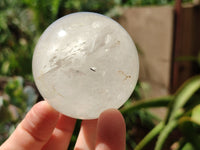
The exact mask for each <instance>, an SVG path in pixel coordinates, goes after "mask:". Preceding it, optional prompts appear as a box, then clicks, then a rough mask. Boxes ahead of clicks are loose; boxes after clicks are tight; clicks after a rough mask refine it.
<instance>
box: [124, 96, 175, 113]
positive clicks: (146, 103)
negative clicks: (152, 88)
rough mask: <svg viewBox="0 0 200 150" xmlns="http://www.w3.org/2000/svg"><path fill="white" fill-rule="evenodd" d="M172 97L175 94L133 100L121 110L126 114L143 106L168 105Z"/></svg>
mask: <svg viewBox="0 0 200 150" xmlns="http://www.w3.org/2000/svg"><path fill="white" fill-rule="evenodd" d="M172 99H173V96H167V97H161V98H155V99H150V100H141V101H137V102H133V103H132V104H130V105H129V106H127V107H123V108H122V109H121V110H120V111H121V113H122V114H125V113H130V112H132V111H135V110H138V109H142V108H153V107H167V106H168V104H169V103H170V102H171V101H172Z"/></svg>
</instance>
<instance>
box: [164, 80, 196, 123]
mask: <svg viewBox="0 0 200 150" xmlns="http://www.w3.org/2000/svg"><path fill="white" fill-rule="evenodd" d="M199 88H200V76H195V77H193V78H191V79H189V80H187V81H186V82H185V83H184V84H183V85H182V86H181V87H180V89H179V90H178V91H177V92H176V93H175V97H174V101H172V102H171V104H170V108H169V110H168V114H167V118H166V123H167V122H168V121H171V120H173V119H174V118H175V114H176V111H179V109H180V108H182V107H183V106H184V105H185V104H186V103H187V101H188V100H189V99H190V98H191V96H192V95H193V94H194V93H195V92H196V91H197V90H198V89H199Z"/></svg>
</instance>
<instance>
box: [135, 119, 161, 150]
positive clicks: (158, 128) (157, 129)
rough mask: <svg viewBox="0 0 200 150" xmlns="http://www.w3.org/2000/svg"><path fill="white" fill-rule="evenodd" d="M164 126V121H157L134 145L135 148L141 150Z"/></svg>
mask: <svg viewBox="0 0 200 150" xmlns="http://www.w3.org/2000/svg"><path fill="white" fill-rule="evenodd" d="M163 127H164V122H161V123H159V124H158V125H157V126H156V127H155V128H153V129H152V130H151V131H150V132H149V133H148V134H147V135H146V136H145V137H144V138H143V139H142V141H140V143H139V144H138V145H137V146H136V147H135V150H141V149H142V148H144V147H145V146H146V145H147V144H148V143H149V142H150V141H151V140H152V139H153V138H154V137H155V136H156V135H158V134H159V133H160V131H161V130H162V129H163Z"/></svg>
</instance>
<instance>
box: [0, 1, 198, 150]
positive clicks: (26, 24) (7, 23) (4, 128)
mask: <svg viewBox="0 0 200 150" xmlns="http://www.w3.org/2000/svg"><path fill="white" fill-rule="evenodd" d="M184 1H187V2H189V1H190V0H184ZM174 2H175V1H174V0H48V1H45V0H0V144H1V143H2V142H3V141H4V140H5V139H6V138H7V137H8V136H9V135H10V134H11V133H12V131H13V130H14V129H15V127H16V126H17V124H18V123H19V122H20V121H21V119H22V118H23V117H24V115H25V114H26V113H27V111H28V110H29V109H30V108H31V107H32V106H33V104H34V103H35V102H36V100H37V97H38V95H37V94H36V92H35V89H34V88H33V86H30V85H29V84H27V81H28V82H31V83H32V82H33V77H32V68H31V66H32V54H33V50H34V46H35V44H36V42H37V40H38V38H39V36H40V35H41V33H42V32H43V31H44V30H45V29H46V28H47V26H48V25H50V24H51V23H52V22H53V21H55V20H56V19H58V18H60V17H62V16H64V15H66V14H69V13H71V12H77V11H92V12H98V13H102V14H108V15H109V14H111V16H115V15H118V14H120V13H119V12H118V11H119V10H118V9H116V8H117V7H124V6H146V5H164V4H174ZM199 56H200V55H199ZM199 56H198V57H197V58H192V59H193V60H195V61H198V63H199V62H200V61H199V60H200V59H199V58H200V57H199ZM1 80H5V82H1ZM148 89H149V86H148V84H146V83H143V82H138V84H137V86H136V89H135V91H134V93H133V94H132V96H131V97H130V99H129V100H128V101H127V102H126V104H125V105H124V107H123V108H121V111H122V113H123V115H124V118H125V121H126V124H127V149H133V148H135V147H136V145H137V144H138V140H136V137H137V136H138V135H135V132H134V130H138V131H142V133H141V136H144V135H146V134H147V133H148V132H149V131H150V130H151V129H153V128H154V127H155V125H156V124H157V123H158V122H160V121H161V119H160V118H158V117H157V116H154V115H153V114H151V113H150V112H149V111H148V109H146V108H149V107H167V106H168V104H169V103H170V102H169V101H171V98H172V97H171V96H169V97H167V98H160V99H152V100H149V103H148V101H139V100H140V99H142V98H143V94H144V93H145V92H147V90H148ZM188 99H199V94H198V93H195V94H193V95H192V96H190V97H189V98H188ZM133 100H134V101H137V102H135V103H133ZM189 104H190V105H189ZM195 104H196V102H194V101H192V100H190V101H189V102H188V107H181V108H184V109H186V110H188V111H185V113H184V116H186V117H189V118H185V120H184V118H183V120H180V118H178V119H179V120H178V121H180V122H183V123H180V130H181V131H183V133H184V135H185V136H183V140H182V139H181V140H180V143H181V141H183V142H182V143H183V144H182V145H183V147H184V149H187V147H190V148H191V147H195V146H198V145H197V144H196V143H193V141H192V139H187V136H186V135H188V134H189V133H187V132H184V131H185V129H186V127H188V126H189V127H190V128H192V127H193V126H195V128H194V130H193V131H194V132H196V130H197V129H199V119H198V117H197V116H199V107H195ZM173 105H174V104H171V105H170V106H169V109H171V108H172V106H173ZM184 106H185V105H184ZM186 112H189V113H186ZM191 112H192V113H191ZM191 118H192V119H193V120H195V122H193V120H192V121H191V120H190V119H191ZM191 124H192V125H191ZM159 127H160V126H159ZM161 127H162V129H164V125H163V126H161ZM196 127H197V128H196ZM79 128H80V120H79V121H78V123H77V125H76V128H75V131H74V134H73V136H72V143H71V144H70V148H69V149H73V146H74V144H75V141H76V138H77V135H78V131H79ZM156 129H157V128H156ZM158 129H161V128H158ZM192 129H193V128H192ZM154 131H155V130H154ZM198 131H199V130H198ZM150 133H151V132H150ZM195 136H196V134H195ZM140 138H142V137H140ZM152 138H153V136H150V138H149V139H152ZM191 141H192V142H191ZM143 143H144V142H143ZM180 145H181V144H180ZM191 150H192V149H191Z"/></svg>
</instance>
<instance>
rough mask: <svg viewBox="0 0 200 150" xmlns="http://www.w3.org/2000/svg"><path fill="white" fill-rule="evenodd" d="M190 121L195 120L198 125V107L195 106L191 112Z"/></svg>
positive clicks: (199, 112) (199, 109)
mask: <svg viewBox="0 0 200 150" xmlns="http://www.w3.org/2000/svg"><path fill="white" fill-rule="evenodd" d="M191 118H192V120H195V121H196V122H198V123H199V124H200V105H197V106H196V107H195V108H194V109H193V110H192V116H191Z"/></svg>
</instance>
